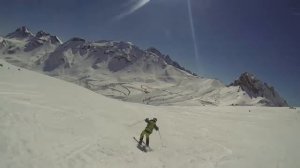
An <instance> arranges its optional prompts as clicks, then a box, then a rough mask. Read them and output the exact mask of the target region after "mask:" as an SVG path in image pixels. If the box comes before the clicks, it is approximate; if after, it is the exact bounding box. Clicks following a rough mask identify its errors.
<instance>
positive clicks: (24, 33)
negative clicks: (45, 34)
mask: <svg viewBox="0 0 300 168" xmlns="http://www.w3.org/2000/svg"><path fill="white" fill-rule="evenodd" d="M5 37H6V38H10V39H13V38H14V39H18V40H24V39H27V40H28V39H31V38H33V37H34V35H33V34H32V33H31V32H30V31H29V30H28V29H27V28H26V27H25V26H22V27H20V28H18V29H16V30H15V31H14V32H12V33H9V34H8V35H7V36H5Z"/></svg>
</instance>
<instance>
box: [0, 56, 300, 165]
mask: <svg viewBox="0 0 300 168" xmlns="http://www.w3.org/2000/svg"><path fill="white" fill-rule="evenodd" d="M0 78H1V80H0V167H1V168H34V167H37V168H85V167H86V168H100V167H101V168H102V167H103V168H120V167H122V168H135V167H137V168H140V167H143V168H153V167H155V168H160V167H167V168H182V167H187V168H193V167H195V168H200V167H201V168H299V167H300V160H299V158H300V150H299V149H300V141H299V139H300V131H299V129H300V111H299V109H298V108H297V109H288V108H271V107H246V106H245V107H232V106H218V107H216V106H148V105H143V104H138V103H129V102H123V101H119V100H116V99H110V98H107V97H104V96H102V95H99V94H96V93H94V92H92V91H90V90H88V89H85V88H82V87H80V86H78V85H75V84H72V83H67V82H65V81H61V80H59V79H56V78H52V77H49V76H44V75H42V74H38V73H36V72H31V71H28V70H25V69H19V68H18V67H15V66H13V65H10V64H8V63H6V62H4V61H1V60H0ZM147 117H148V118H152V117H157V118H158V123H157V125H158V126H159V128H160V134H159V132H155V131H154V132H153V134H152V135H151V136H150V146H151V147H152V148H153V151H152V152H148V153H144V152H142V151H140V150H139V149H137V148H136V142H135V141H134V140H133V136H135V137H138V136H139V133H140V132H141V131H142V130H143V129H144V127H145V126H146V124H145V122H143V120H144V119H145V118H147ZM160 135H161V136H160ZM160 137H161V138H160Z"/></svg>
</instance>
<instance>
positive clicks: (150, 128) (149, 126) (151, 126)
mask: <svg viewBox="0 0 300 168" xmlns="http://www.w3.org/2000/svg"><path fill="white" fill-rule="evenodd" d="M145 122H146V123H147V127H146V128H145V131H147V132H148V133H149V134H151V133H152V131H153V129H155V130H156V131H158V126H157V125H156V122H155V121H153V120H149V119H148V118H146V119H145Z"/></svg>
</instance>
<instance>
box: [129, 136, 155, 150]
mask: <svg viewBox="0 0 300 168" xmlns="http://www.w3.org/2000/svg"><path fill="white" fill-rule="evenodd" d="M133 139H134V140H135V141H136V142H137V146H136V147H137V148H138V149H139V150H141V151H143V152H150V151H152V148H150V147H149V146H146V143H145V142H144V141H143V142H142V144H141V145H140V144H139V140H138V139H137V138H136V137H133Z"/></svg>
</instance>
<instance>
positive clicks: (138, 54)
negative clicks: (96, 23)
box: [0, 27, 287, 106]
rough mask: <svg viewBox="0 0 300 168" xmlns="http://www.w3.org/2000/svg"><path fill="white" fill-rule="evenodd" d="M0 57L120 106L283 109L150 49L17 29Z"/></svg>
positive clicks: (0, 45)
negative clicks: (121, 102) (116, 101)
mask: <svg viewBox="0 0 300 168" xmlns="http://www.w3.org/2000/svg"><path fill="white" fill-rule="evenodd" d="M0 52H1V54H2V57H3V58H5V59H6V60H7V61H9V62H10V63H13V64H15V65H18V66H21V67H25V68H28V69H32V70H36V71H39V72H41V73H46V74H48V75H51V76H55V77H57V78H60V79H64V80H67V81H70V82H73V83H76V84H79V85H81V86H84V87H86V88H88V89H90V90H93V91H95V92H97V93H101V94H103V95H106V96H109V97H114V98H117V99H122V100H124V101H132V102H139V103H144V104H151V105H178V104H183V105H264V106H265V105H266V106H287V103H286V102H285V101H284V100H283V99H281V98H280V96H279V95H278V94H277V95H275V97H272V95H269V94H268V95H266V94H259V95H257V96H253V95H252V94H251V93H250V92H247V90H240V89H239V86H238V85H231V86H230V87H227V86H225V85H224V84H223V83H221V82H220V81H218V80H214V79H208V78H202V77H199V76H197V75H196V74H195V73H192V72H191V71H189V70H187V69H186V68H184V67H182V66H180V65H179V64H178V63H177V62H176V61H173V60H172V59H171V58H170V56H168V55H164V54H162V53H161V52H160V51H158V50H157V49H155V48H149V49H147V50H143V49H140V48H139V47H137V46H135V45H133V44H132V43H130V42H122V41H107V40H102V41H96V42H89V41H86V40H85V39H81V38H72V39H70V40H68V41H66V42H64V43H62V42H61V41H60V40H59V38H58V37H56V36H53V35H51V34H49V33H46V32H44V31H39V32H38V33H37V34H35V35H34V34H33V33H31V32H30V31H29V30H28V29H27V28H26V27H21V28H18V29H17V30H16V31H15V32H12V33H10V34H8V35H7V36H6V37H5V38H1V39H0ZM259 89H265V88H259ZM261 92H264V93H265V91H261ZM274 93H275V92H274ZM276 93H277V92H276ZM266 96H267V97H266Z"/></svg>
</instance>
